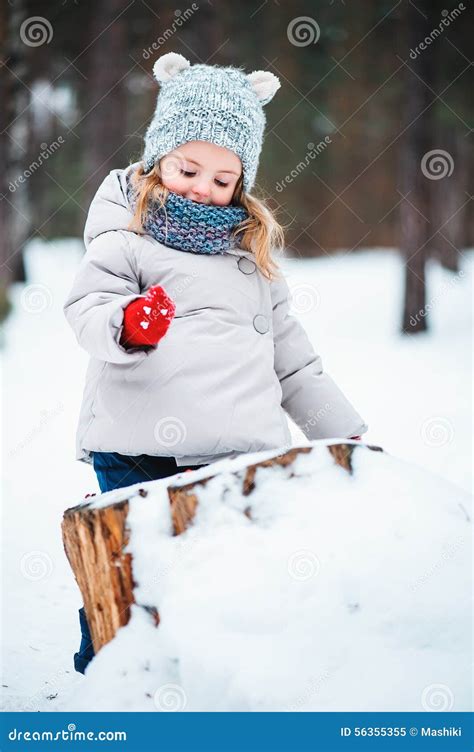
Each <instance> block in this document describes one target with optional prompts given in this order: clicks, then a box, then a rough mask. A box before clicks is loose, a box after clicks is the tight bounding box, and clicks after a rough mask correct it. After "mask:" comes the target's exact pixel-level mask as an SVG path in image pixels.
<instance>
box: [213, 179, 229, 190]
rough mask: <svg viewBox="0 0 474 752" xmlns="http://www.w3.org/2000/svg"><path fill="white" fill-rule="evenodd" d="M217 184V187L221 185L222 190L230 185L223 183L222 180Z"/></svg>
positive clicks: (217, 181)
mask: <svg viewBox="0 0 474 752" xmlns="http://www.w3.org/2000/svg"><path fill="white" fill-rule="evenodd" d="M216 183H217V185H220V187H221V188H227V186H228V185H229V184H228V183H223V182H222V180H217V178H216Z"/></svg>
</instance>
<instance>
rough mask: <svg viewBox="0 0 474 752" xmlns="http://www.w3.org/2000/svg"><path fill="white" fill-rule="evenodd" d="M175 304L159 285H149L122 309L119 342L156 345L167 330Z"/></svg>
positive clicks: (128, 344)
mask: <svg viewBox="0 0 474 752" xmlns="http://www.w3.org/2000/svg"><path fill="white" fill-rule="evenodd" d="M175 312H176V306H175V304H174V302H173V300H172V299H171V298H169V297H168V295H167V294H166V292H165V291H164V290H163V288H162V287H161V286H160V285H154V286H153V287H150V289H149V290H148V292H147V294H146V295H145V296H143V297H141V298H137V299H136V300H132V302H131V303H129V304H128V306H127V307H126V308H125V310H124V314H123V330H122V336H121V338H120V344H121V345H123V346H124V347H143V346H148V347H149V346H150V345H156V344H157V343H158V342H159V341H160V339H161V338H162V337H164V336H165V334H166V332H167V331H168V327H169V325H170V324H171V321H172V320H173V317H174V314H175Z"/></svg>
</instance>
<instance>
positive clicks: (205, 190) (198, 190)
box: [192, 180, 211, 198]
mask: <svg viewBox="0 0 474 752" xmlns="http://www.w3.org/2000/svg"><path fill="white" fill-rule="evenodd" d="M192 191H193V193H194V195H195V196H198V197H199V198H209V196H210V195H211V189H210V187H209V183H208V182H207V181H205V180H201V181H200V182H199V183H196V184H195V185H193V188H192Z"/></svg>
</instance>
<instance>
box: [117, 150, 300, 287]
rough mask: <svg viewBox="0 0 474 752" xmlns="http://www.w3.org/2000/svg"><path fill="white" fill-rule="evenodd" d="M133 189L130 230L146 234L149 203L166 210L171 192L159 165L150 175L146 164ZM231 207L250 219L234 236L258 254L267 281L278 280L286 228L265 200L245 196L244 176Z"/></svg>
mask: <svg viewBox="0 0 474 752" xmlns="http://www.w3.org/2000/svg"><path fill="white" fill-rule="evenodd" d="M132 187H133V190H134V193H135V196H136V205H135V212H134V215H133V219H132V221H131V223H130V225H129V227H128V229H129V230H132V231H133V232H137V233H139V234H142V233H143V225H144V223H145V220H146V216H147V211H148V204H149V202H150V201H157V202H158V203H159V204H161V206H164V204H165V202H166V199H167V198H168V193H169V190H168V188H166V187H165V186H164V185H163V182H162V179H161V174H160V168H159V164H158V163H156V162H155V165H154V166H153V169H152V170H150V172H149V173H148V174H147V175H145V173H144V168H143V164H140V165H139V167H138V168H137V169H136V170H134V172H133V175H132ZM231 203H232V204H233V205H234V206H235V205H237V206H242V207H243V208H244V209H246V210H247V213H248V215H249V216H248V217H247V219H245V220H244V221H243V222H241V223H240V224H239V225H238V226H237V227H236V229H235V230H234V233H233V234H234V235H235V234H236V233H242V237H241V239H240V241H239V242H240V245H241V247H242V248H243V249H244V250H246V251H250V252H251V253H253V254H254V256H255V263H256V264H257V266H258V268H259V269H260V271H261V272H262V274H263V275H264V276H265V277H267V279H269V280H272V279H274V278H275V277H276V276H277V275H278V273H279V267H278V264H277V263H276V262H275V260H274V259H273V258H272V251H273V250H275V251H282V250H283V247H284V242H285V237H284V231H283V227H282V226H281V225H280V224H279V223H278V222H277V220H276V219H275V217H274V215H273V214H272V212H271V211H270V209H269V208H268V207H267V206H266V204H265V202H264V201H263V200H260V199H258V198H256V197H255V196H251V195H250V194H249V193H245V192H244V190H243V183H242V176H240V178H239V181H238V183H237V185H236V188H235V191H234V195H233V197H232V202H231Z"/></svg>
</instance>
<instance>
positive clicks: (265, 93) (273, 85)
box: [247, 71, 281, 105]
mask: <svg viewBox="0 0 474 752" xmlns="http://www.w3.org/2000/svg"><path fill="white" fill-rule="evenodd" d="M247 79H248V80H249V82H250V86H251V87H252V89H253V91H254V92H255V94H256V95H257V98H258V100H259V102H261V104H262V105H264V104H268V102H270V100H272V99H273V97H274V96H275V94H276V92H277V91H278V89H279V88H280V86H281V84H280V79H279V78H277V76H275V75H274V74H273V73H271V72H270V71H254V72H253V73H249V74H248V75H247Z"/></svg>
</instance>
